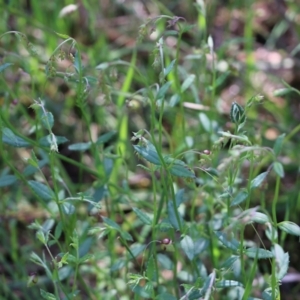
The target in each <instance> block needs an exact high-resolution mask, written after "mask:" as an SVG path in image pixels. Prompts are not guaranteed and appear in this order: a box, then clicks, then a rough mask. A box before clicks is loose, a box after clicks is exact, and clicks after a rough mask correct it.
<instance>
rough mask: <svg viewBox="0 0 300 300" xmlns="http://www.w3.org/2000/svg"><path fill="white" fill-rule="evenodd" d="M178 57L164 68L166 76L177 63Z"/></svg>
mask: <svg viewBox="0 0 300 300" xmlns="http://www.w3.org/2000/svg"><path fill="white" fill-rule="evenodd" d="M175 62H176V59H174V60H172V61H171V63H170V64H169V65H168V66H167V67H166V68H165V69H164V76H165V77H166V76H168V75H169V73H170V72H171V71H172V69H173V67H174V65H175Z"/></svg>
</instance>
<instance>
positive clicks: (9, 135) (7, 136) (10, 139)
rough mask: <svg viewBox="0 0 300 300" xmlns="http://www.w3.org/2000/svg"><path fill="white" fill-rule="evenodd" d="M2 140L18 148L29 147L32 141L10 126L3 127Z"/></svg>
mask: <svg viewBox="0 0 300 300" xmlns="http://www.w3.org/2000/svg"><path fill="white" fill-rule="evenodd" d="M2 142H3V143H5V144H7V145H10V146H13V147H17V148H22V147H29V146H30V143H28V142H27V141H25V140H24V139H22V138H20V137H19V136H17V135H15V134H14V133H13V132H12V131H11V130H10V129H9V128H6V127H4V128H3V129H2Z"/></svg>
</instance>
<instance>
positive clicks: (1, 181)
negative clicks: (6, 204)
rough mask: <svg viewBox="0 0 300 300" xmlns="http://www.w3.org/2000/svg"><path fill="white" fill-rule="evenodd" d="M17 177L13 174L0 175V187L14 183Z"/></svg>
mask: <svg viewBox="0 0 300 300" xmlns="http://www.w3.org/2000/svg"><path fill="white" fill-rule="evenodd" d="M17 180H18V178H17V177H16V176H15V175H4V176H1V177H0V187H5V186H9V185H12V184H14V183H15V182H16V181H17Z"/></svg>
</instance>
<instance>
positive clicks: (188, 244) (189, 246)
mask: <svg viewBox="0 0 300 300" xmlns="http://www.w3.org/2000/svg"><path fill="white" fill-rule="evenodd" d="M180 245H181V248H182V250H183V251H184V253H185V254H186V256H187V257H188V259H189V260H193V258H194V256H195V244H194V241H193V240H192V238H191V237H190V236H188V235H186V236H184V238H183V239H182V240H181V241H180Z"/></svg>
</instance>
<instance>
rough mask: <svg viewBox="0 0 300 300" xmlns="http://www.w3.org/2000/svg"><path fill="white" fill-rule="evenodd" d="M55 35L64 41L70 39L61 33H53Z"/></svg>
mask: <svg viewBox="0 0 300 300" xmlns="http://www.w3.org/2000/svg"><path fill="white" fill-rule="evenodd" d="M55 33H56V34H57V35H58V36H59V37H61V38H62V39H64V40H67V39H69V38H70V37H69V36H68V35H67V34H63V33H59V32H55Z"/></svg>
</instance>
